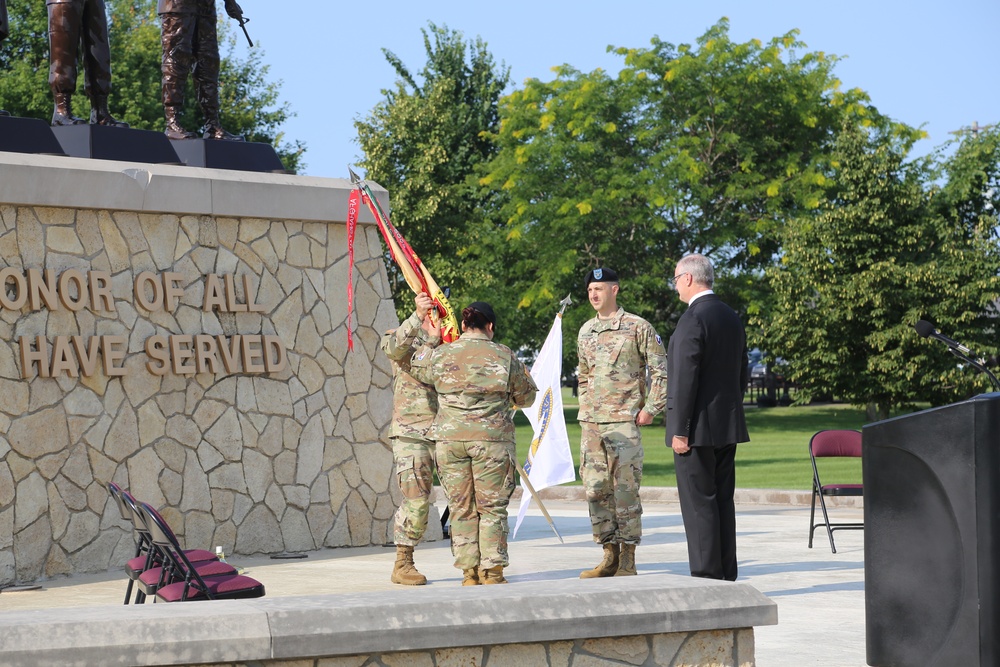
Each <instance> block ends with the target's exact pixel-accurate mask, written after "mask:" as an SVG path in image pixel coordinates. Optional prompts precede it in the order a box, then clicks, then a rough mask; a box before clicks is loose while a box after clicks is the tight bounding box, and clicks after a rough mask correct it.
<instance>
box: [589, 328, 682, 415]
mask: <svg viewBox="0 0 1000 667" xmlns="http://www.w3.org/2000/svg"><path fill="white" fill-rule="evenodd" d="M577 353H578V356H579V358H580V368H579V380H580V386H579V389H578V394H579V397H580V414H579V416H578V419H579V420H580V421H582V422H598V423H606V422H624V421H632V420H634V419H635V416H636V415H637V414H639V410H642V409H645V410H646V412H648V413H650V414H651V415H655V414H657V413H659V412H662V411H663V408H664V406H665V405H666V403H667V354H666V352H665V351H664V349H663V341H662V340H661V339H660V337H659V335H657V333H656V330H655V329H654V328H653V325H651V324H650V323H649V322H647V321H646V320H644V319H642V318H641V317H638V316H637V315H632V314H631V313H626V312H625V311H624V310H623V309H621V308H619V309H618V312H617V313H615V316H614V317H612V318H611V319H609V320H602V319H600V318H599V317H595V318H593V319H591V320H588V321H587V322H585V323H584V325H583V326H582V327H580V335H579V337H578V338H577ZM647 371H648V373H649V375H650V376H651V379H652V382H651V384H650V389H649V396H647V395H646V375H647Z"/></svg>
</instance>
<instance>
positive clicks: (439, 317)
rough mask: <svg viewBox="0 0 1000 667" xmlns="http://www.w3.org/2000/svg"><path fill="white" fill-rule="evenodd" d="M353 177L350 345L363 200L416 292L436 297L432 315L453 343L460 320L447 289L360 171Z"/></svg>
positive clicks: (349, 233)
mask: <svg viewBox="0 0 1000 667" xmlns="http://www.w3.org/2000/svg"><path fill="white" fill-rule="evenodd" d="M351 180H352V182H354V183H355V184H356V185H357V188H356V189H355V190H353V191H352V192H351V196H350V199H349V200H348V204H347V248H348V256H349V257H348V265H349V268H348V278H347V347H348V349H353V347H354V343H353V340H352V334H351V311H352V304H353V285H352V283H353V276H352V274H353V270H354V233H355V230H356V228H357V220H358V211H359V209H360V202H364V203H365V204H366V205H367V206H368V208H369V210H370V211H371V212H372V215H373V216H375V222H376V223H377V224H378V230H379V232H381V234H382V238H383V239H385V243H386V245H387V246H388V247H389V254H390V255H391V256H392V259H393V261H395V262H396V265H397V266H398V267H399V270H400V272H401V273H402V274H403V279H404V280H406V284H407V285H409V286H410V289H412V290H413V292H414V294H421V293H424V294H427V295H428V296H429V297H431V299H433V300H434V310H433V311H431V317H432V319H433V320H435V322H434V323H435V325H436V326H437V327H438V329H439V331H440V332H441V340H442V342H445V343H450V342H452V341H454V340H457V339H458V336H459V334H460V332H459V330H458V320H457V319H456V318H455V311H454V309H453V308H452V307H451V304H450V303H449V302H448V298H447V297H446V296H445V295H444V291H443V290H442V289H441V288H440V287H439V286H438V284H437V281H435V280H434V277H433V276H431V273H430V271H428V270H427V267H426V266H424V263H423V262H421V261H420V257H418V256H417V253H415V252H414V251H413V248H411V247H410V244H409V243H407V242H406V239H404V238H403V235H402V234H400V233H399V230H398V229H396V227H395V226H393V224H392V222H391V221H390V220H389V216H387V215H386V214H385V212H384V211H382V207H381V206H380V205H379V203H378V200H376V199H375V195H374V194H372V191H371V188H370V187H368V184H367V183H365V182H364V181H362V180H361V179H360V178H358V176H357V174H355V173H354V172H353V171H352V172H351Z"/></svg>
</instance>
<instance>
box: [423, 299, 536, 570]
mask: <svg viewBox="0 0 1000 667" xmlns="http://www.w3.org/2000/svg"><path fill="white" fill-rule="evenodd" d="M496 325H497V318H496V315H495V314H494V313H493V307H492V306H491V305H490V304H488V303H486V302H483V301H476V302H474V303H472V304H470V305H469V307H467V308H466V309H465V310H463V311H462V335H461V336H460V337H459V339H458V340H456V341H455V342H453V343H449V344H448V345H442V346H441V347H439V348H437V349H435V350H434V351H433V353H430V352H429V351H427V350H426V349H424V350H421V351H420V352H418V353H417V354H416V355H414V357H413V361H412V362H411V373H412V374H413V376H414V377H415V378H417V379H418V380H420V381H421V382H427V383H433V384H434V389H435V390H436V391H437V394H438V413H437V417H435V418H434V425H433V426H432V427H431V437H432V438H434V440H436V441H437V463H438V477H439V478H440V479H441V486H443V487H444V490H445V493H446V494H447V496H448V507H449V508H450V510H451V539H452V541H451V552H452V555H454V556H455V567H457V568H458V569H460V570H462V573H463V575H464V578H463V580H462V585H463V586H475V585H477V584H506V583H507V580H506V579H504V576H503V569H504V568H505V567H507V566H508V565H509V564H510V562H509V558H508V555H507V532H508V528H507V503H508V502H509V501H510V494H511V493H513V492H514V469H515V467H516V465H515V462H514V457H515V456H516V454H515V451H514V419H513V410H512V409H511V408H512V407H514V406H522V405H531V404H532V402H534V400H535V392H537V391H538V387H536V386H535V382H534V381H533V380H532V379H531V376H530V375H529V374H528V369H527V368H525V367H524V364H523V363H521V361H520V360H519V359H518V358H517V357H516V356H514V353H513V352H512V351H511V350H510V348H508V347H506V346H504V345H500V344H499V343H494V342H493V337H494V336H495V335H496Z"/></svg>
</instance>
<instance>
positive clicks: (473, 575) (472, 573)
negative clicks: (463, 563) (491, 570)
mask: <svg viewBox="0 0 1000 667" xmlns="http://www.w3.org/2000/svg"><path fill="white" fill-rule="evenodd" d="M462 575H463V578H462V585H463V586H478V585H479V584H480V581H479V568H475V567H470V568H469V569H467V570H462Z"/></svg>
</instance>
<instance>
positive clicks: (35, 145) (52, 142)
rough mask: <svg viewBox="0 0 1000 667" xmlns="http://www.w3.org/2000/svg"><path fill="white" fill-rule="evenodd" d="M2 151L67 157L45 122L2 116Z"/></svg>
mask: <svg viewBox="0 0 1000 667" xmlns="http://www.w3.org/2000/svg"><path fill="white" fill-rule="evenodd" d="M0 151H4V152H7V153H35V154H39V155H66V151H64V150H63V149H62V146H60V145H59V142H58V141H56V138H55V136H54V135H53V134H52V129H51V128H50V127H49V124H48V123H46V122H45V121H44V120H38V119H37V118H16V117H14V116H0Z"/></svg>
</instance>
